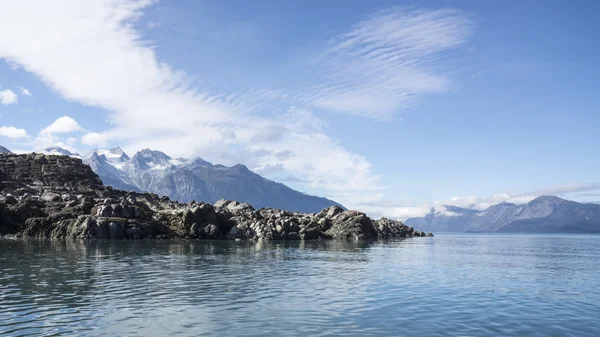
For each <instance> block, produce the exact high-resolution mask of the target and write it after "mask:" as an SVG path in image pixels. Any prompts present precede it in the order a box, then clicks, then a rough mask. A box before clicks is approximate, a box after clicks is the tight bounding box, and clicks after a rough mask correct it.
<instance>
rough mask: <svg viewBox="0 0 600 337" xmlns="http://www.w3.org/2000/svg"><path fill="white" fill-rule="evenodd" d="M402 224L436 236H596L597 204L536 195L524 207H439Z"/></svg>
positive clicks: (599, 214) (599, 212) (599, 222)
mask: <svg viewBox="0 0 600 337" xmlns="http://www.w3.org/2000/svg"><path fill="white" fill-rule="evenodd" d="M405 224H406V225H408V226H413V227H415V228H416V229H418V230H422V231H433V232H438V233H439V232H505V233H600V205H598V204H583V203H578V202H574V201H569V200H565V199H561V198H559V197H555V196H540V197H538V198H536V199H534V200H532V201H530V202H529V203H527V204H524V205H516V204H512V203H507V202H503V203H499V204H496V205H493V206H490V207H489V208H487V209H485V210H483V211H478V210H473V209H468V208H460V207H455V206H443V207H442V208H441V209H432V210H431V212H429V214H427V215H426V216H424V217H421V218H409V219H407V220H406V221H405Z"/></svg>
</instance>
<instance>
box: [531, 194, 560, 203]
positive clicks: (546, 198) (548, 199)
mask: <svg viewBox="0 0 600 337" xmlns="http://www.w3.org/2000/svg"><path fill="white" fill-rule="evenodd" d="M538 202H553V203H556V204H562V203H564V202H567V200H565V199H562V198H559V197H557V196H554V195H540V196H539V197H537V198H535V199H533V200H532V201H531V202H530V203H538Z"/></svg>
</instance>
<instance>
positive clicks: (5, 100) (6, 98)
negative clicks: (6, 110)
mask: <svg viewBox="0 0 600 337" xmlns="http://www.w3.org/2000/svg"><path fill="white" fill-rule="evenodd" d="M17 101H18V98H17V95H16V94H15V93H14V92H13V91H12V90H10V89H5V90H2V91H0V104H3V105H8V104H16V103H17Z"/></svg>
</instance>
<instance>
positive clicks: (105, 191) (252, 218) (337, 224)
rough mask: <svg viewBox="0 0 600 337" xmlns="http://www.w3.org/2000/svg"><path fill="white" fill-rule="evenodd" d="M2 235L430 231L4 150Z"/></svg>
mask: <svg viewBox="0 0 600 337" xmlns="http://www.w3.org/2000/svg"><path fill="white" fill-rule="evenodd" d="M0 235H16V236H22V237H25V236H30V237H52V238H76V239H131V240H138V239H144V238H199V239H211V240H214V239H232V240H315V239H332V238H334V239H352V240H357V239H376V238H394V237H412V236H425V233H423V232H418V231H415V230H414V229H413V228H409V227H407V226H404V224H402V222H400V221H394V220H389V219H385V218H383V219H381V220H378V221H373V220H371V219H370V218H368V217H367V216H366V215H365V214H364V213H361V212H357V211H344V210H343V209H342V208H340V207H337V206H332V207H329V208H326V209H324V210H322V211H321V212H318V213H316V214H311V213H297V212H289V211H284V210H279V209H270V208H261V209H259V210H255V209H254V208H253V207H252V206H250V205H249V204H247V203H243V202H238V201H232V200H219V201H218V202H216V203H215V205H214V206H213V205H210V204H206V203H203V202H199V203H190V204H181V203H178V202H174V201H171V200H170V199H168V198H165V197H159V196H158V195H156V194H151V193H137V192H125V191H120V190H116V189H112V188H106V187H105V186H103V185H102V183H101V182H100V181H99V179H98V177H97V176H96V175H95V174H94V173H93V172H92V171H91V169H90V168H89V167H88V166H85V165H83V164H82V163H81V161H80V160H79V159H75V158H70V157H61V156H44V155H39V154H29V155H14V154H0Z"/></svg>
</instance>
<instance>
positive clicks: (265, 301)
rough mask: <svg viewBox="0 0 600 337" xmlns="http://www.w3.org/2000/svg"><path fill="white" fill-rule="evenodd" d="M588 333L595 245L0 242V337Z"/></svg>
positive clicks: (599, 240) (597, 324) (594, 314)
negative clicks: (62, 336)
mask: <svg viewBox="0 0 600 337" xmlns="http://www.w3.org/2000/svg"><path fill="white" fill-rule="evenodd" d="M4 335H6V336H61V335H64V336H486V337H487V336H540V337H541V336H543V337H548V336H590V337H597V336H600V236H598V235H484V234H464V235H463V234H461V235H449V234H448V235H444V234H439V235H437V236H436V237H433V238H412V239H406V240H401V241H387V242H335V241H333V242H279V243H277V242H275V243H249V242H199V241H185V242H159V241H138V242H127V241H122V242H120V241H119V242H87V243H84V242H76V241H53V242H50V241H36V240H34V241H14V240H4V241H0V336H4Z"/></svg>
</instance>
